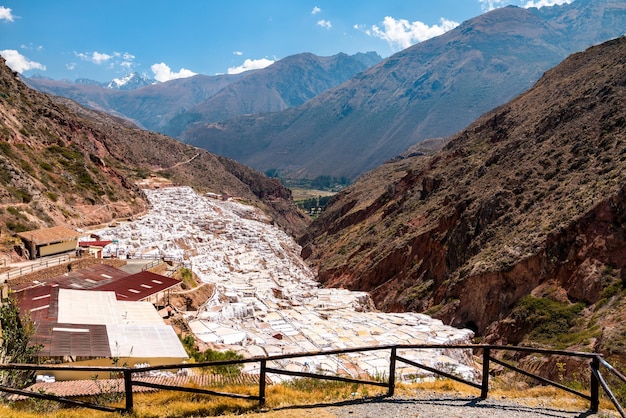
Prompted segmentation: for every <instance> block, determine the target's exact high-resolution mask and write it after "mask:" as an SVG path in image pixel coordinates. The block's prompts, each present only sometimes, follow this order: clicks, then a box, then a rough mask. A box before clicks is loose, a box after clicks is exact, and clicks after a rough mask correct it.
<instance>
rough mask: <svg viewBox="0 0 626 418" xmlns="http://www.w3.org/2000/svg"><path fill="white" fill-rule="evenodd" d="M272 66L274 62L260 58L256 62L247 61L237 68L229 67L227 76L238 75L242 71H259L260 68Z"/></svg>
mask: <svg viewBox="0 0 626 418" xmlns="http://www.w3.org/2000/svg"><path fill="white" fill-rule="evenodd" d="M272 64H274V61H273V60H269V59H267V58H261V59H258V60H251V59H247V60H245V61H244V62H243V64H241V65H240V66H239V67H230V68H229V69H228V74H239V73H243V72H244V71H250V70H260V69H261V68H265V67H269V66H270V65H272Z"/></svg>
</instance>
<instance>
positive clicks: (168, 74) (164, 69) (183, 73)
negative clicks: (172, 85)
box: [150, 62, 196, 82]
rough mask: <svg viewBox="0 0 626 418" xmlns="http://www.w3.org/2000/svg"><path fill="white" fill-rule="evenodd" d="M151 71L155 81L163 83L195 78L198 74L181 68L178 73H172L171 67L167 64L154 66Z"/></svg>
mask: <svg viewBox="0 0 626 418" xmlns="http://www.w3.org/2000/svg"><path fill="white" fill-rule="evenodd" d="M150 69H151V70H152V72H153V73H154V78H155V80H157V81H161V82H165V81H169V80H174V79H177V78H187V77H193V76H194V75H196V73H194V72H193V71H191V70H187V69H185V68H181V69H180V70H179V71H178V72H177V73H175V72H172V70H171V69H170V67H168V66H167V64H165V63H164V62H162V63H160V64H152V66H151V67H150Z"/></svg>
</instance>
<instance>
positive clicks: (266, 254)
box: [98, 187, 476, 379]
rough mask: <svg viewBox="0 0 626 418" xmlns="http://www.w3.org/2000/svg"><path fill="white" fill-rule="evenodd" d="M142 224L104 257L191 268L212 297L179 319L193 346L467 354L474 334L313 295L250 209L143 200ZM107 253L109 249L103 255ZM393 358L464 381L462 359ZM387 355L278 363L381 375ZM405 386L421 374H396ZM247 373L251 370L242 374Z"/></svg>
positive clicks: (190, 195)
mask: <svg viewBox="0 0 626 418" xmlns="http://www.w3.org/2000/svg"><path fill="white" fill-rule="evenodd" d="M146 194H147V196H148V198H149V199H150V202H151V204H152V209H151V210H150V211H149V213H148V214H147V215H146V216H144V217H143V218H142V219H140V220H138V221H135V222H132V223H125V224H122V225H120V226H117V227H115V228H106V229H103V230H101V231H98V234H99V235H100V236H101V237H102V239H106V240H117V241H118V244H117V245H118V246H117V247H113V248H112V250H111V251H112V252H115V253H117V254H119V255H120V256H122V257H123V256H128V257H137V256H139V255H146V254H152V255H155V256H159V257H169V258H173V259H176V260H179V261H185V262H187V263H190V264H191V267H192V269H193V271H194V272H195V273H196V274H197V275H198V276H199V277H200V278H201V279H202V280H203V281H205V282H209V283H214V284H215V285H216V289H217V290H216V293H215V294H214V295H213V296H212V297H211V298H210V299H209V300H207V301H206V303H205V304H204V305H203V306H202V307H201V308H200V309H199V310H198V311H197V312H192V313H189V314H188V317H187V319H188V322H189V326H190V328H191V330H192V331H193V333H194V334H195V336H196V337H197V338H198V339H200V340H202V341H204V342H206V343H208V344H211V345H212V346H214V347H215V348H219V349H222V348H223V349H232V350H235V351H237V352H240V353H241V354H243V355H244V356H246V357H253V356H266V355H277V354H286V353H301V352H308V351H319V350H328V349H341V348H356V347H371V346H381V345H390V344H469V343H470V342H471V338H472V337H473V333H472V331H470V330H467V329H457V328H453V327H450V326H446V325H444V324H443V323H442V322H441V321H439V320H435V319H433V318H430V317H428V316H426V315H422V314H417V313H382V312H377V311H375V310H373V309H372V308H371V306H372V305H371V302H370V299H369V296H368V295H367V294H366V293H364V292H352V291H348V290H343V289H321V288H319V285H318V283H317V281H316V279H315V274H314V272H313V271H312V270H311V269H309V268H308V266H307V265H306V264H305V262H304V261H303V260H302V258H301V257H300V247H299V246H298V245H297V243H296V242H295V241H294V240H293V239H292V238H291V237H290V236H288V235H287V234H285V233H284V232H283V231H282V230H280V229H278V228H276V227H274V226H272V225H271V223H270V221H269V219H268V218H267V217H266V216H265V215H264V214H263V213H262V212H260V211H259V210H257V209H256V208H253V207H250V206H246V205H243V204H241V203H237V202H234V201H222V200H217V199H212V198H208V197H204V196H200V195H198V194H196V193H195V192H194V191H193V190H192V189H191V188H187V187H175V188H174V187H173V188H166V189H159V190H146ZM107 248H108V247H107ZM398 354H399V355H401V356H403V357H406V358H408V359H410V360H414V361H416V362H419V363H422V364H426V365H429V366H432V367H438V368H442V367H443V368H445V369H446V370H455V371H456V372H457V373H459V374H461V375H462V376H464V377H466V378H473V377H474V376H475V375H476V370H475V369H474V368H473V367H471V353H470V352H468V351H460V350H421V351H419V350H411V351H409V352H405V351H403V350H400V352H399V353H398ZM388 357H389V351H388V350H381V351H370V352H365V353H360V354H349V355H343V356H314V357H313V356H311V357H303V358H298V359H293V360H290V361H284V362H281V364H280V366H281V367H283V368H286V369H289V370H302V371H305V370H306V371H323V372H328V373H333V374H336V373H347V374H349V375H352V376H354V377H358V376H359V375H362V374H364V373H366V374H369V375H370V376H382V375H386V374H388V367H389V358H388ZM397 366H398V369H397V372H396V373H397V375H398V376H399V377H401V378H405V379H408V378H409V377H410V376H416V375H422V376H423V375H424V372H423V371H419V370H416V369H415V368H413V367H408V366H407V367H402V365H401V364H398V365H397ZM250 367H253V366H250Z"/></svg>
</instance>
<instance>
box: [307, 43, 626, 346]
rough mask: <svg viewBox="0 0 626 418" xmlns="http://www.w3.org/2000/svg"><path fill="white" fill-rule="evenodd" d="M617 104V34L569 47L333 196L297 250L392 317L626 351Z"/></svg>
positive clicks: (624, 62)
mask: <svg viewBox="0 0 626 418" xmlns="http://www.w3.org/2000/svg"><path fill="white" fill-rule="evenodd" d="M625 100H626V38H624V37H621V38H618V39H616V40H613V41H609V42H607V43H605V44H602V45H600V46H596V47H592V48H590V49H588V50H586V51H585V52H583V53H577V54H574V55H572V56H571V57H569V58H568V59H566V60H565V61H564V62H563V63H561V64H560V65H558V66H557V67H555V68H554V69H552V70H550V71H548V72H547V73H546V74H545V75H544V76H543V77H542V78H541V79H540V80H539V81H538V82H537V84H536V85H535V86H534V87H533V88H532V89H530V90H529V91H527V92H526V93H524V94H522V95H521V96H519V97H517V98H516V99H515V100H513V101H511V102H510V103H508V104H506V105H503V106H501V107H499V108H497V109H495V110H494V111H492V112H490V113H487V114H485V115H484V116H482V117H481V118H479V119H478V120H477V121H476V122H474V123H472V124H471V125H470V126H469V127H467V129H465V130H463V131H462V132H460V133H458V134H456V135H454V136H453V137H452V138H451V140H450V142H448V144H447V145H446V146H445V147H444V148H443V149H442V150H441V151H440V152H438V153H435V154H434V155H433V156H411V157H407V158H403V159H398V160H396V161H393V162H389V163H387V164H384V165H383V166H381V167H379V168H378V169H376V170H373V171H371V172H369V173H367V174H366V175H364V176H363V177H362V178H361V179H360V180H359V181H358V182H356V183H355V184H353V185H352V186H350V187H349V188H347V189H345V190H344V191H342V192H341V193H340V194H338V195H337V196H336V198H334V199H333V200H332V201H331V203H330V205H329V207H328V208H327V209H326V211H325V212H324V213H323V215H321V216H320V217H319V218H318V219H316V220H315V221H314V222H313V223H312V225H311V227H310V228H309V230H308V234H307V235H305V236H304V237H303V238H302V240H301V244H302V245H303V255H304V256H305V257H306V258H307V260H308V261H309V262H310V263H311V264H312V265H314V266H316V267H317V268H318V270H319V277H320V280H321V281H322V282H323V283H324V285H325V286H332V287H345V288H349V289H354V290H357V289H358V290H366V291H369V292H370V293H371V295H372V297H373V298H374V300H375V303H376V305H377V307H379V308H381V309H384V310H387V311H405V310H411V311H418V312H426V313H428V314H431V315H434V316H435V317H437V318H441V319H442V320H443V321H444V322H445V323H449V324H453V325H457V326H463V327H470V328H473V329H475V330H476V331H477V332H478V334H479V335H481V336H483V338H484V340H485V341H493V342H501V343H505V344H506V343H512V344H516V343H520V342H523V343H530V344H545V345H550V346H557V347H571V346H580V347H583V348H591V349H595V350H601V351H604V352H610V353H613V354H616V353H617V354H626V339H625V338H624V336H626V323H624V321H623V315H624V313H625V312H626V305H625V302H626V298H624V297H623V296H624V295H625V290H624V289H625V283H626V189H625V182H624V179H626V102H625Z"/></svg>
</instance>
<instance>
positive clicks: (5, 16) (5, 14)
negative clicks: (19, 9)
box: [0, 6, 15, 22]
mask: <svg viewBox="0 0 626 418" xmlns="http://www.w3.org/2000/svg"><path fill="white" fill-rule="evenodd" d="M0 20H6V21H7V22H13V21H14V20H15V16H13V10H11V9H9V8H8V7H4V6H0Z"/></svg>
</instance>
